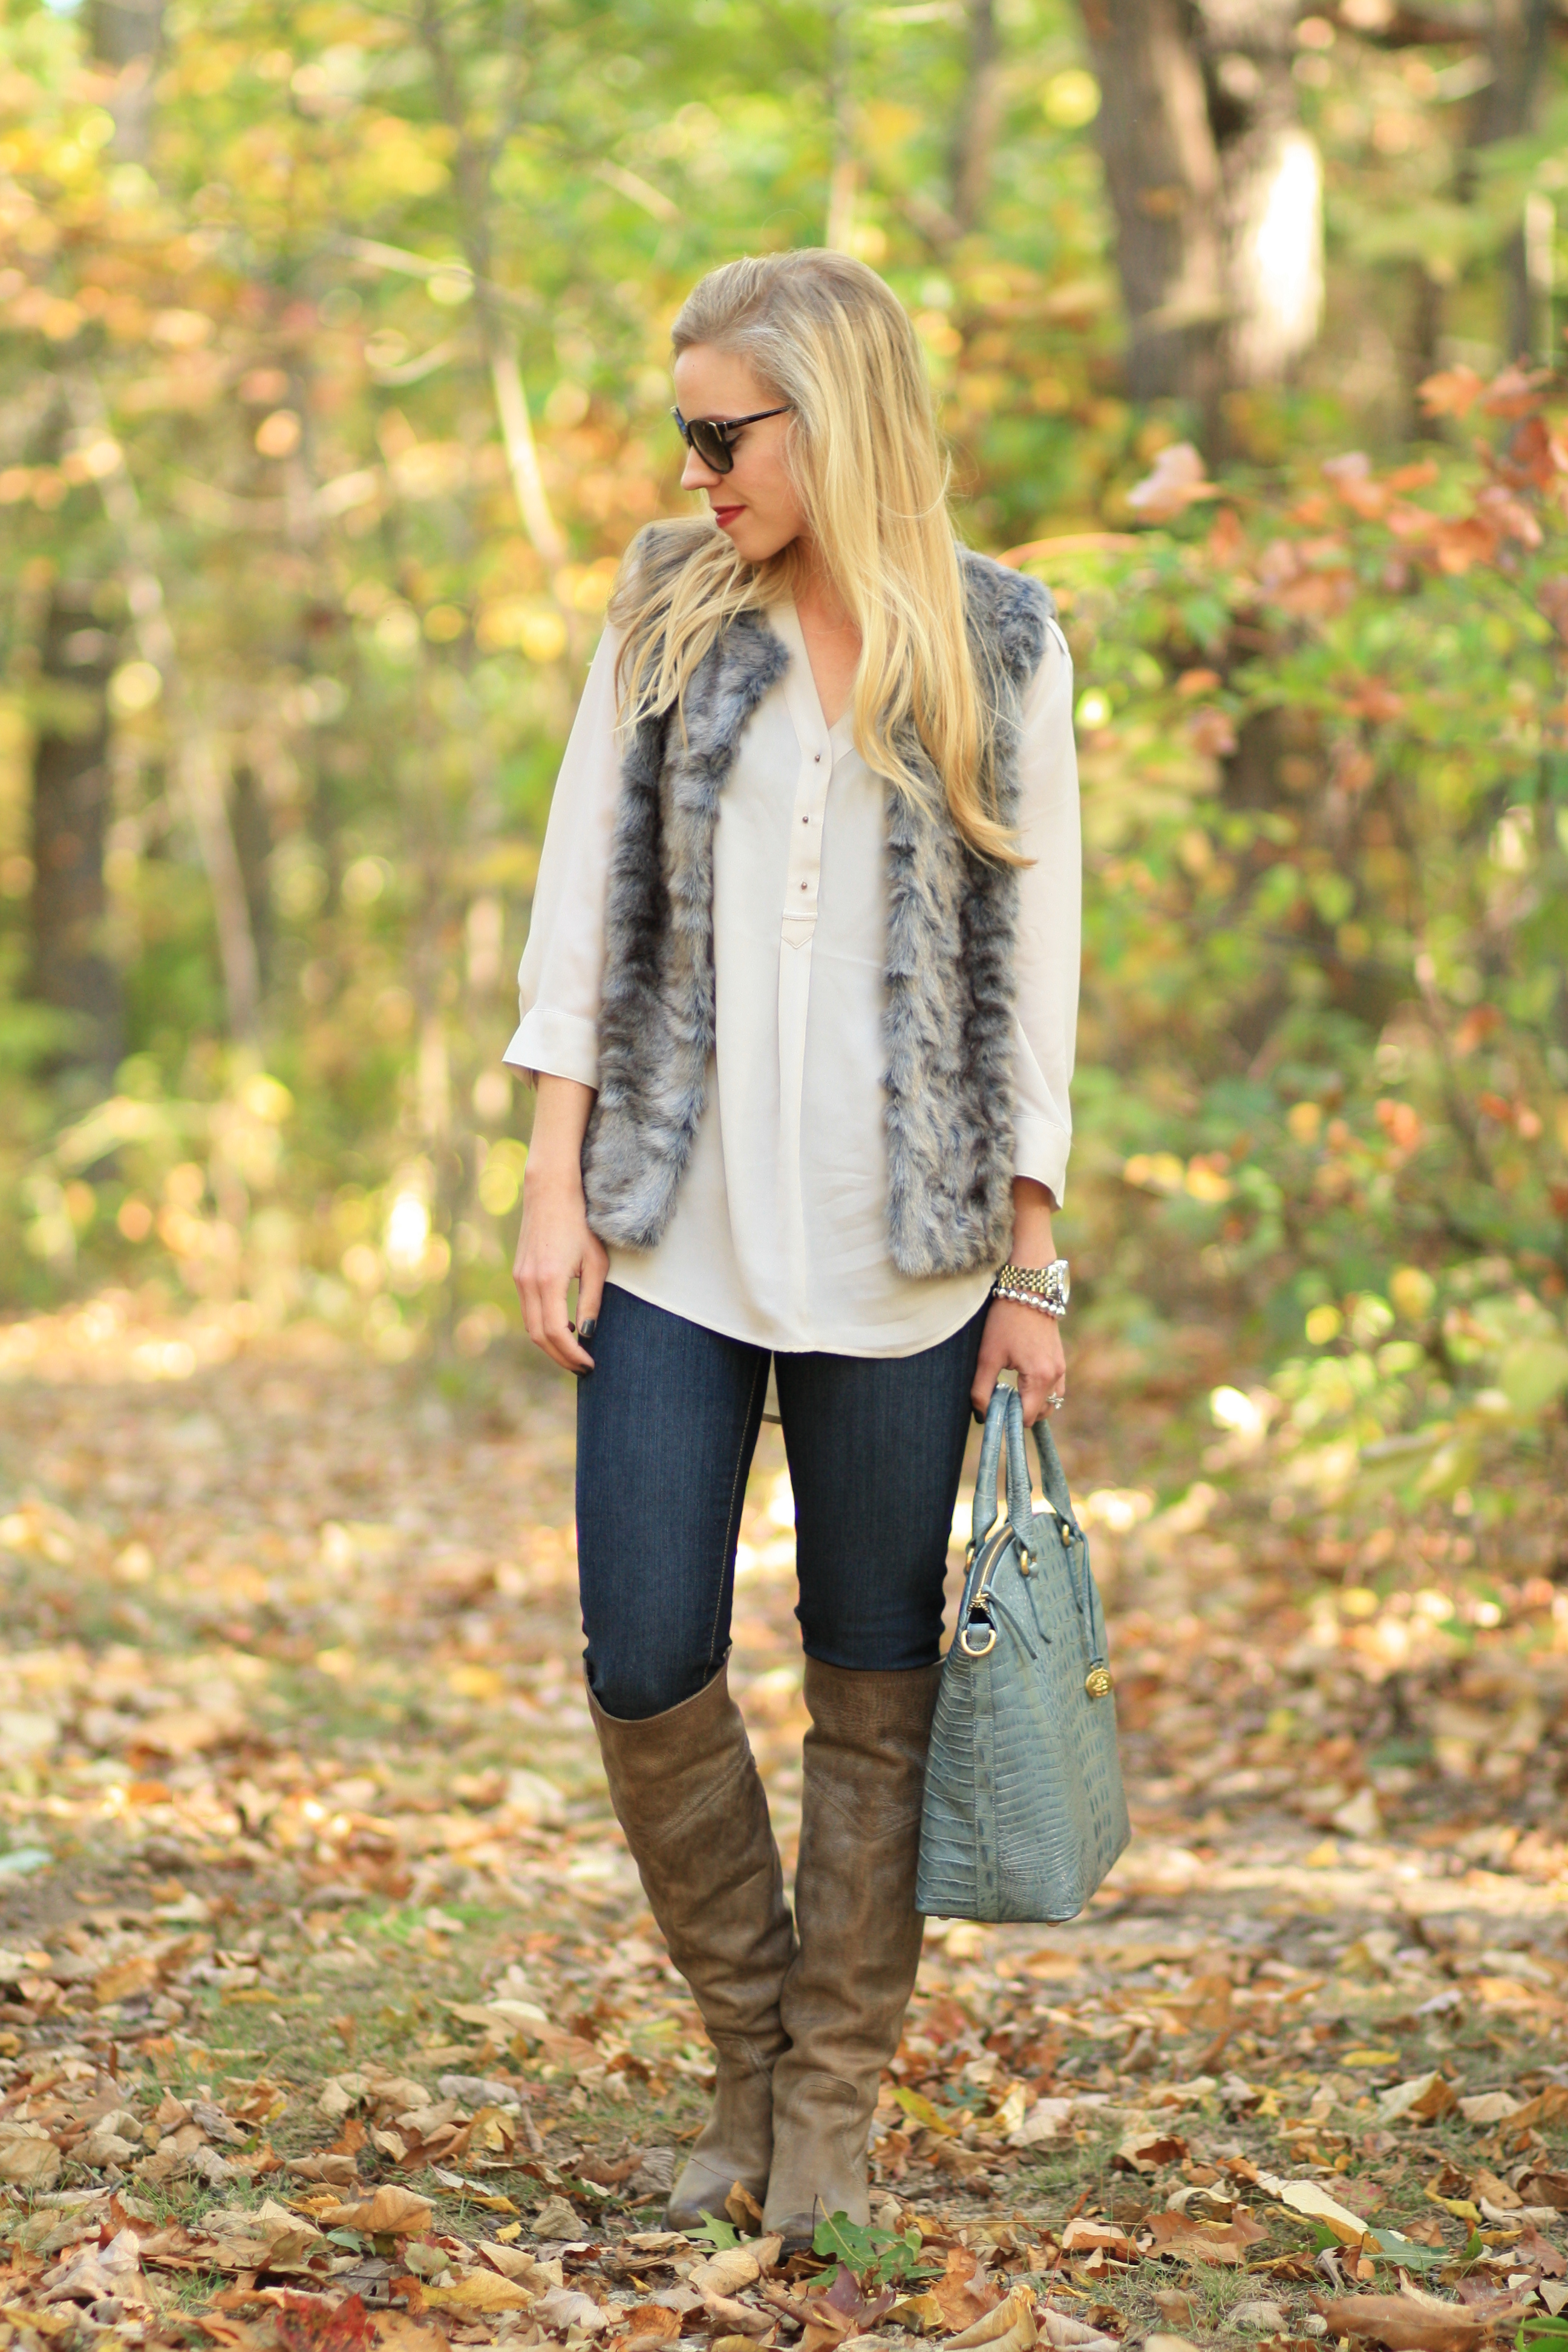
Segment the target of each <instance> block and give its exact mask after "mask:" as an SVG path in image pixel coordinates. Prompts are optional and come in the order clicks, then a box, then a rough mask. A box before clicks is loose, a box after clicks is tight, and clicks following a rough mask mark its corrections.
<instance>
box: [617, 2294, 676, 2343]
mask: <svg viewBox="0 0 1568 2352" xmlns="http://www.w3.org/2000/svg"><path fill="white" fill-rule="evenodd" d="M626 2328H627V2332H628V2333H629V2335H630V2336H631V2337H632V2338H633V2340H634V2341H637V2340H638V2339H640V2341H641V2342H643V2343H644V2344H672V2343H673V2342H674V2341H675V2338H676V2337H677V2336H679V2333H680V2318H679V2314H678V2313H676V2312H673V2311H667V2310H666V2308H665V2306H664V2305H663V2304H662V2303H634V2304H633V2305H632V2307H631V2309H630V2311H628V2312H627V2314H626Z"/></svg>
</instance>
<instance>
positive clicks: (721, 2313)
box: [702, 2294, 774, 2336]
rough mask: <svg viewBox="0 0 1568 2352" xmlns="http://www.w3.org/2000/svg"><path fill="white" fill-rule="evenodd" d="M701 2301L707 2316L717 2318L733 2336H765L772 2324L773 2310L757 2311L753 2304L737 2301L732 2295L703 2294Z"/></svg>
mask: <svg viewBox="0 0 1568 2352" xmlns="http://www.w3.org/2000/svg"><path fill="white" fill-rule="evenodd" d="M702 2303H703V2307H704V2309H705V2310H706V2312H707V2314H708V2316H709V2318H710V2319H716V2320H719V2321H720V2322H721V2324H722V2325H723V2326H725V2327H726V2328H728V2330H729V2331H730V2333H731V2335H733V2336H766V2335H767V2333H768V2332H769V2330H770V2329H771V2328H772V2326H773V2319H774V2314H773V2312H771V2311H759V2310H758V2309H757V2308H756V2305H754V2304H750V2303H737V2302H736V2300H735V2298H734V2296H733V2295H730V2294H705V2295H704V2296H703V2298H702Z"/></svg>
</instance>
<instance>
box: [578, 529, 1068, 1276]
mask: <svg viewBox="0 0 1568 2352" xmlns="http://www.w3.org/2000/svg"><path fill="white" fill-rule="evenodd" d="M655 528H656V529H657V526H656V527H655ZM650 536H651V534H650ZM655 560H657V558H656V559H655ZM963 574H964V586H965V591H966V593H967V597H968V604H969V629H970V637H971V641H972V643H973V646H974V650H975V655H976V666H977V667H978V669H979V672H980V675H981V677H982V678H983V679H984V678H985V677H994V680H995V691H996V694H997V698H998V700H999V703H1000V706H1001V715H1000V720H999V725H998V730H997V735H996V751H995V770H994V781H995V791H996V801H997V806H998V810H999V813H1000V814H1001V815H1002V817H1003V818H1004V820H1005V821H1006V822H1008V823H1011V822H1012V821H1013V819H1014V816H1015V813H1016V803H1017V740H1018V717H1019V707H1020V701H1021V698H1022V695H1023V692H1024V689H1025V688H1026V686H1027V684H1028V682H1029V680H1030V678H1031V677H1033V676H1034V673H1035V671H1036V669H1037V667H1038V665H1039V662H1040V658H1041V656H1042V654H1043V653H1044V650H1045V635H1046V620H1047V615H1048V614H1049V613H1050V611H1051V609H1052V607H1051V600H1050V597H1049V594H1048V593H1047V591H1046V590H1045V589H1044V588H1043V587H1042V586H1041V585H1040V583H1039V582H1038V581H1036V580H1030V579H1027V578H1026V577H1024V576H1023V575H1022V574H1021V573H1019V572H1009V571H1006V570H1005V569H1004V567H1003V566H1002V565H1001V564H999V563H995V562H992V561H990V559H989V558H987V557H984V556H977V555H971V554H969V553H967V552H965V553H964V556H963ZM788 662H789V655H788V652H787V650H786V649H785V647H784V645H783V644H782V643H781V641H780V640H779V638H777V637H776V636H775V635H773V631H772V630H771V629H770V628H769V627H768V625H767V624H766V623H765V621H763V619H762V617H761V616H760V615H758V614H742V615H741V616H740V617H739V618H738V619H737V620H735V621H734V622H733V623H731V625H730V627H729V628H728V629H727V630H726V631H725V632H724V634H723V635H722V636H721V638H720V639H719V640H718V642H717V643H716V644H715V645H714V646H712V648H711V650H710V652H709V653H708V655H707V656H705V658H704V659H703V661H702V662H701V664H700V667H699V668H698V670H697V672H696V674H695V676H694V677H693V678H692V680H691V683H690V685H689V688H688V690H687V696H686V736H687V740H686V741H685V742H684V743H682V741H681V740H680V730H679V726H677V725H675V724H673V723H672V722H671V719H670V715H669V714H668V713H660V714H659V715H658V716H657V717H655V718H650V719H644V720H643V721H642V722H641V723H640V725H639V726H638V727H637V729H636V730H634V732H633V735H632V739H631V741H630V744H629V746H628V748H627V751H626V760H625V764H624V767H623V770H622V776H621V798H620V806H619V810H618V813H617V816H616V832H615V841H614V845H613V848H612V851H611V857H610V875H609V895H608V902H607V907H606V916H605V978H604V992H603V997H602V1000H601V1004H600V1012H599V1094H598V1100H597V1102H596V1103H595V1107H594V1112H593V1116H592V1118H591V1119H590V1121H589V1125H588V1133H587V1138H586V1140H585V1142H584V1150H583V1173H584V1190H585V1192H586V1195H587V1203H588V1222H589V1223H590V1225H591V1226H592V1227H593V1229H594V1231H595V1233H596V1234H598V1235H599V1237H600V1239H601V1240H602V1241H604V1242H605V1243H607V1244H610V1245H611V1246H612V1247H616V1248H623V1249H651V1248H652V1247H653V1246H654V1244H656V1243H657V1242H658V1239H659V1238H660V1236H661V1234H663V1232H664V1230H665V1227H666V1225H667V1224H668V1222H669V1216H670V1212H671V1210H672V1209H673V1207H674V1204H675V1195H676V1190H677V1187H678V1186H679V1182H680V1179H681V1177H682V1175H683V1174H684V1172H685V1170H686V1165H687V1161H688V1160H689V1157H690V1153H691V1145H692V1140H693V1138H694V1137H695V1135H696V1133H697V1126H698V1122H699V1120H700V1118H701V1116H702V1111H703V1108H704V1105H705V1103H706V1100H707V1090H708V1068H709V1063H710V1057H711V1055H712V1053H713V1045H714V1036H715V1004H714V978H713V835H714V829H715V826H716V824H717V821H718V813H719V797H720V794H721V793H722V792H723V789H724V785H725V782H726V781H727V779H728V777H729V775H730V772H731V768H732V767H733V765H734V761H735V754H736V751H737V748H738V746H739V744H740V740H741V736H742V731H743V730H744V729H745V726H746V723H747V721H748V719H750V718H751V716H752V712H753V711H754V710H755V709H756V708H757V705H758V704H759V703H760V702H761V701H762V699H763V696H764V695H765V694H766V693H767V692H768V690H769V688H771V687H772V686H773V685H774V683H775V682H776V681H777V679H778V678H779V677H782V676H783V674H784V669H785V668H786V667H787V666H788ZM915 760H916V764H917V765H918V766H921V767H925V768H926V770H927V775H928V780H929V785H930V790H929V793H928V794H927V804H926V805H925V806H924V807H919V806H917V805H915V804H914V803H912V802H911V801H910V798H909V797H908V795H907V794H905V793H900V792H898V791H896V790H894V789H893V788H892V787H891V786H889V792H888V800H887V845H888V943H887V956H886V961H885V965H884V975H885V989H886V993H885V999H884V1006H883V1013H882V1040H883V1056H884V1059H883V1077H882V1085H883V1090H884V1093H885V1096H886V1110H885V1118H886V1134H887V1142H888V1247H889V1254H890V1255H891V1257H892V1261H893V1264H894V1265H895V1266H897V1268H898V1269H899V1272H900V1274H904V1275H914V1276H926V1275H942V1274H969V1273H973V1272H976V1271H978V1270H980V1269H982V1268H984V1267H990V1266H994V1265H997V1264H998V1263H999V1262H1000V1260H1001V1259H1002V1258H1004V1257H1005V1255H1006V1253H1007V1249H1008V1246H1009V1243H1010V1239H1011V1235H1012V1230H1013V1198H1012V1180H1013V1139H1014V1125H1013V1122H1014V1096H1013V1053H1014V1036H1013V1005H1014V993H1015V989H1014V941H1015V934H1016V928H1017V906H1018V886H1017V879H1016V873H1015V871H1014V869H1013V868H1012V867H1010V866H995V865H991V864H988V863H987V862H986V861H985V860H984V859H983V858H980V857H977V856H975V855H974V853H973V851H972V850H971V849H970V848H969V847H968V846H967V845H966V844H965V843H964V842H963V839H962V837H961V835H959V833H958V832H957V830H956V828H955V827H954V825H953V824H952V818H951V817H950V815H949V814H948V810H947V802H946V798H945V795H944V793H943V792H942V784H941V781H940V779H939V778H938V776H937V775H936V773H935V771H934V770H932V769H931V768H930V767H929V763H928V762H926V761H925V759H924V755H923V754H922V753H920V752H919V751H918V750H917V751H916V753H915Z"/></svg>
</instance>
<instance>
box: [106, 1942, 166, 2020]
mask: <svg viewBox="0 0 1568 2352" xmlns="http://www.w3.org/2000/svg"><path fill="white" fill-rule="evenodd" d="M157 1981H158V1963H157V1961H156V1960H155V1959H154V1958H153V1955H152V1953H151V1952H139V1953H137V1954H136V1955H135V1956H134V1957H133V1958H130V1959H124V1960H114V1961H111V1962H110V1966H109V1967H108V1968H106V1969H101V1970H100V1973H99V1974H98V1975H97V1976H95V1977H94V1979H93V1980H92V1997H93V1999H94V2000H95V2001H96V2002H97V2003H98V2006H99V2007H100V2009H107V2008H108V2006H109V2004H110V2001H111V2000H130V1999H131V1998H132V1995H133V1994H135V1993H139V1992H146V1991H147V1990H149V1989H150V1987H152V1986H153V1985H155V1984H156V1983H157Z"/></svg>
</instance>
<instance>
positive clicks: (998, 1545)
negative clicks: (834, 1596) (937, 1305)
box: [915, 1387, 1131, 1921]
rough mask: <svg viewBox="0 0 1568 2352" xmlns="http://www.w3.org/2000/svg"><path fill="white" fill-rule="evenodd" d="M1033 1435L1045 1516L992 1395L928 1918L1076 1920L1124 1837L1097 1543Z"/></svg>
mask: <svg viewBox="0 0 1568 2352" xmlns="http://www.w3.org/2000/svg"><path fill="white" fill-rule="evenodd" d="M1035 1444H1036V1445H1037V1447H1038V1449H1039V1456H1040V1475H1041V1479H1042V1483H1043V1485H1044V1486H1045V1491H1046V1507H1045V1509H1044V1510H1043V1511H1041V1512H1040V1513H1039V1514H1038V1516H1037V1515H1036V1512H1035V1509H1034V1503H1033V1498H1032V1496H1031V1494H1030V1491H1029V1464H1028V1456H1027V1454H1026V1451H1025V1446H1024V1408H1023V1405H1022V1404H1021V1402H1019V1398H1018V1391H1017V1390H1016V1389H1012V1388H1007V1389H1004V1388H1000V1387H999V1388H997V1389H996V1391H994V1394H993V1396H992V1399H991V1409H990V1411H989V1412H987V1414H986V1416H985V1434H984V1440H983V1442H982V1444H981V1448H980V1470H979V1474H978V1475H977V1477H976V1479H975V1482H974V1521H973V1525H974V1533H973V1538H972V1539H971V1543H970V1547H969V1573H968V1575H967V1577H966V1578H965V1580H964V1586H963V1600H962V1601H960V1603H959V1609H958V1623H957V1626H956V1628H955V1630H954V1633H953V1637H952V1643H951V1644H950V1646H949V1648H948V1653H947V1656H946V1657H945V1659H944V1660H943V1661H942V1684H941V1687H940V1689H939V1691H938V1694H937V1702H936V1720H935V1722H934V1724H933V1725H932V1727H931V1754H930V1758H929V1760H928V1761H927V1764H926V1784H925V1812H924V1816H923V1818H922V1820H921V1862H920V1879H919V1883H918V1885H917V1886H916V1889H915V1908H916V1909H917V1910H918V1911H921V1912H923V1913H924V1914H925V1915H926V1916H928V1917H933V1916H934V1917H938V1918H945V1919H994V1920H1004V1919H1017V1920H1037V1921H1044V1920H1048V1919H1073V1918H1076V1917H1077V1916H1078V1914H1079V1912H1080V1911H1081V1910H1082V1909H1083V1906H1084V1905H1085V1904H1086V1903H1087V1902H1088V1901H1089V1896H1090V1895H1092V1894H1093V1892H1094V1890H1095V1888H1096V1887H1097V1886H1098V1885H1100V1880H1101V1879H1102V1878H1103V1877H1104V1876H1105V1874H1106V1872H1107V1871H1108V1870H1109V1869H1110V1865H1111V1864H1112V1863H1113V1862H1114V1861H1115V1860H1116V1857H1117V1855H1118V1854H1119V1853H1121V1850H1122V1848H1123V1847H1124V1846H1125V1845H1126V1843H1127V1841H1128V1838H1129V1836H1130V1835H1131V1830H1130V1827H1129V1823H1128V1820H1127V1800H1126V1798H1125V1796H1124V1795H1123V1793H1122V1788H1121V1760H1120V1759H1119V1758H1118V1755H1117V1752H1116V1701H1115V1699H1114V1698H1113V1697H1112V1696H1111V1691H1110V1670H1109V1668H1108V1666H1107V1664H1106V1641H1105V1615H1104V1612H1103V1611H1102V1609H1101V1608H1100V1594H1099V1591H1097V1589H1096V1586H1095V1581H1094V1576H1093V1573H1092V1571H1091V1570H1090V1568H1089V1539H1088V1538H1087V1537H1086V1536H1085V1534H1084V1532H1083V1529H1082V1528H1080V1527H1079V1523H1078V1520H1077V1518H1076V1517H1074V1515H1073V1507H1072V1500H1071V1497H1070V1496H1069V1495H1068V1484H1067V1480H1066V1479H1065V1478H1064V1477H1063V1475H1062V1465H1061V1463H1060V1462H1059V1461H1058V1457H1057V1449H1056V1445H1055V1444H1054V1443H1053V1441H1052V1437H1051V1433H1050V1431H1049V1429H1048V1428H1047V1425H1046V1423H1045V1422H1044V1421H1040V1422H1037V1423H1036V1425H1035ZM1004 1446H1005V1454H1006V1479H1007V1503H1006V1510H1005V1515H1004V1517H1003V1519H1002V1522H1001V1525H1000V1527H999V1528H997V1527H996V1525H995V1521H996V1472H997V1467H998V1463H999V1461H1000V1459H1001V1456H1002V1454H1003V1451H1004Z"/></svg>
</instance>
